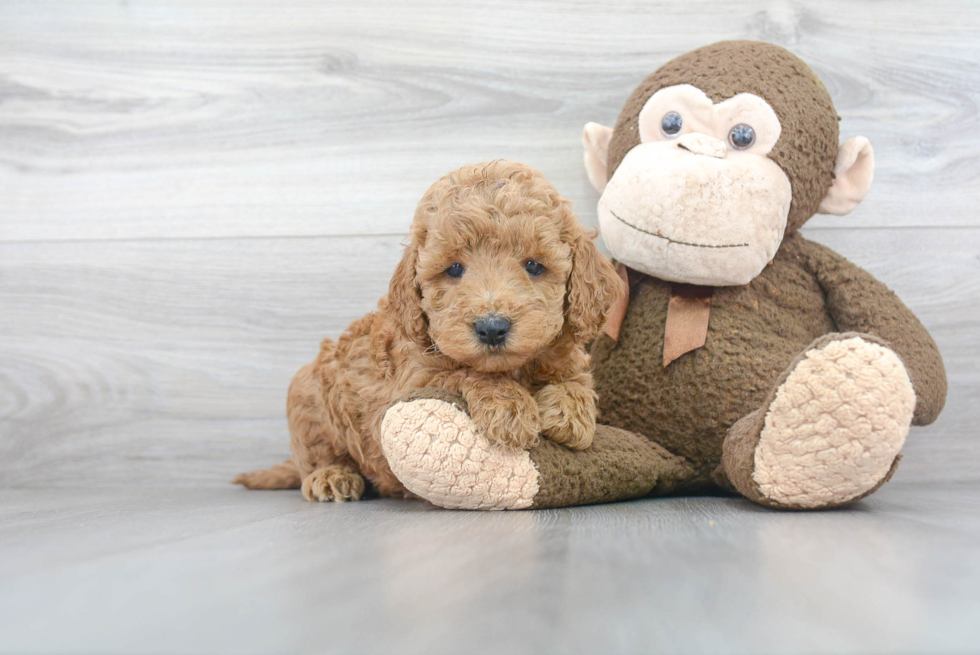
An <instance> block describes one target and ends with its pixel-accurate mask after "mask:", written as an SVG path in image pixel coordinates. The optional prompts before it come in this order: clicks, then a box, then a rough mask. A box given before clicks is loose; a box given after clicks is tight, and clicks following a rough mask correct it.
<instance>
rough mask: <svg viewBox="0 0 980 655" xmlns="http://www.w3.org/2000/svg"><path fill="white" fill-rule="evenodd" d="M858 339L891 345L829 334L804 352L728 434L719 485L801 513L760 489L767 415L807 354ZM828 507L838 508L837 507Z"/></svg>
mask: <svg viewBox="0 0 980 655" xmlns="http://www.w3.org/2000/svg"><path fill="white" fill-rule="evenodd" d="M808 245H810V246H815V245H817V244H814V243H810V242H808ZM838 257H839V256H838ZM852 266H853V265H852ZM859 270H860V269H859ZM862 272H863V271H862ZM854 336H860V337H861V338H862V339H864V340H865V341H870V342H872V343H878V344H881V345H883V346H888V345H889V344H888V343H887V342H886V341H885V340H884V339H881V338H879V337H876V336H873V335H871V334H868V333H864V334H859V333H856V332H844V333H836V332H833V333H830V334H825V335H824V336H822V337H820V338H818V339H817V340H816V341H814V342H813V343H811V344H810V345H809V346H807V347H806V348H804V349H803V350H802V351H801V352H800V354H799V355H797V356H796V358H795V359H794V360H793V361H792V362H791V363H790V364H789V366H787V367H786V370H785V371H783V373H782V375H780V376H779V377H778V378H777V379H776V380H775V381H774V382H773V384H772V388H771V389H770V391H769V394H768V395H767V396H766V399H765V400H764V401H763V402H762V405H761V407H760V408H759V409H757V410H755V411H754V412H752V413H751V414H748V415H746V416H744V417H742V418H741V419H739V420H738V421H736V423H735V425H733V426H732V427H731V428H729V430H728V433H727V435H726V436H725V438H724V440H723V441H724V443H723V447H722V451H723V454H722V465H721V466H719V467H718V468H717V469H715V471H714V473H713V476H712V477H713V479H714V482H715V483H716V484H718V485H719V486H720V487H722V488H724V489H730V490H731V489H734V490H735V491H738V492H739V493H741V494H742V495H743V496H745V497H746V498H748V499H749V500H752V501H754V502H757V503H759V504H760V505H767V506H769V507H779V508H782V509H798V508H796V507H793V506H789V505H783V504H780V503H777V502H775V501H773V500H770V499H769V498H766V497H765V495H763V494H762V492H761V491H760V489H759V485H758V484H757V483H756V481H755V478H754V477H753V474H754V473H755V451H756V447H757V446H758V445H759V439H760V437H761V436H762V429H763V427H764V426H765V421H766V413H767V410H768V408H769V406H770V404H772V402H773V400H775V398H776V392H777V391H778V390H779V388H780V387H781V386H782V385H783V383H784V382H786V379H787V378H788V377H789V376H790V374H791V373H792V372H793V370H794V369H796V367H797V365H798V364H800V362H802V361H803V360H804V359H805V358H806V355H807V353H809V352H810V351H811V350H816V349H819V348H822V347H823V346H825V345H827V344H828V343H830V342H831V341H837V340H844V339H849V338H851V337H854ZM899 459H901V456H898V457H897V458H896V459H895V463H894V464H892V467H891V470H889V471H888V474H887V475H886V476H885V478H884V479H883V480H881V481H880V482H879V483H878V484H877V485H875V487H874V488H873V489H871V490H870V491H867V492H865V493H863V494H861V496H859V498H864V497H865V496H868V495H869V494H871V493H872V492H873V491H874V490H875V489H878V487H880V486H881V485H883V484H884V483H885V482H887V481H888V480H889V479H890V478H891V476H892V474H893V473H894V472H895V469H896V467H897V466H898V460H899ZM854 500H857V498H855V499H851V500H848V501H847V503H850V502H854ZM847 503H841V504H847ZM828 507H837V505H832V506H828Z"/></svg>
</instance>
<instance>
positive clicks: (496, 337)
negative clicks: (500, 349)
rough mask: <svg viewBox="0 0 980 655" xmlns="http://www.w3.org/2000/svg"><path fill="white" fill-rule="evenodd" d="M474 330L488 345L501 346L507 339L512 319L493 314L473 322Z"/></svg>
mask: <svg viewBox="0 0 980 655" xmlns="http://www.w3.org/2000/svg"><path fill="white" fill-rule="evenodd" d="M473 331H474V332H476V336H477V337H479V338H480V341H482V342H483V343H485V344H487V345H488V346H499V345H500V344H502V343H503V342H504V340H505V339H507V333H508V332H510V321H509V320H508V319H506V318H504V317H503V316H497V315H496V314H491V315H490V316H484V317H483V318H478V319H476V322H475V323H473Z"/></svg>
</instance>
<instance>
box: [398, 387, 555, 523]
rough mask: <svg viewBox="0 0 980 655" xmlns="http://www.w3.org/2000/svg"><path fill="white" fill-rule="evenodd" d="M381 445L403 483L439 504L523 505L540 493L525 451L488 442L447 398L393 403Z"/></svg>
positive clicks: (472, 506) (475, 506) (468, 506)
mask: <svg viewBox="0 0 980 655" xmlns="http://www.w3.org/2000/svg"><path fill="white" fill-rule="evenodd" d="M381 446H382V448H383V449H384V454H385V457H386V458H387V460H388V464H389V465H390V466H391V470H392V472H393V473H394V474H395V476H396V477H397V478H398V479H399V480H400V481H401V483H402V484H404V485H405V487H406V488H407V489H408V490H409V491H411V492H412V493H414V494H416V495H418V496H421V497H422V498H424V499H426V500H428V501H429V502H431V503H433V504H435V505H438V506H440V507H446V508H449V509H526V508H528V507H531V504H532V502H533V500H534V497H535V495H536V494H537V493H538V471H537V469H536V468H535V467H534V464H533V463H532V462H531V458H530V456H529V455H528V453H527V452H526V451H523V450H515V449H511V448H505V447H502V446H498V445H496V444H492V443H490V441H489V440H488V439H487V438H486V437H484V436H483V435H482V434H480V433H478V432H477V431H476V430H475V429H474V427H473V422H472V420H471V419H470V417H469V415H468V414H467V413H466V412H464V411H463V410H461V409H459V408H458V407H456V405H454V404H452V403H449V402H445V401H442V400H437V399H434V398H426V399H421V400H412V401H407V402H399V403H396V404H395V405H393V406H392V407H391V409H389V410H388V411H387V412H386V413H385V418H384V421H383V422H382V425H381Z"/></svg>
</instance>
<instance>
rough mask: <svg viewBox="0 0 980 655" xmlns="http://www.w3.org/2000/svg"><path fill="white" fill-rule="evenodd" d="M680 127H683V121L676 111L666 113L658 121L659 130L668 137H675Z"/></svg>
mask: <svg viewBox="0 0 980 655" xmlns="http://www.w3.org/2000/svg"><path fill="white" fill-rule="evenodd" d="M682 127H684V119H683V118H681V115H680V114H678V113H677V112H676V111H669V112H667V113H666V114H664V117H663V119H661V121H660V129H661V130H663V131H664V134H665V135H667V136H668V137H672V136H677V135H678V133H680V131H681V128H682Z"/></svg>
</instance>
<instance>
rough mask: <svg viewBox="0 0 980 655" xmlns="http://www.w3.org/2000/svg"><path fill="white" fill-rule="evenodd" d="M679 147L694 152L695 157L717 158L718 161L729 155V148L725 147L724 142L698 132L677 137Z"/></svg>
mask: <svg viewBox="0 0 980 655" xmlns="http://www.w3.org/2000/svg"><path fill="white" fill-rule="evenodd" d="M677 147H678V148H683V149H684V150H687V151H689V152H693V153H694V154H695V155H705V156H706V157H717V158H718V159H724V158H725V155H727V154H728V146H726V145H725V142H724V141H722V140H721V139H716V138H715V137H713V136H708V135H707V134H700V133H698V132H688V133H687V134H682V135H681V136H679V137H677Z"/></svg>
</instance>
